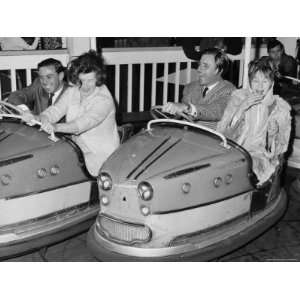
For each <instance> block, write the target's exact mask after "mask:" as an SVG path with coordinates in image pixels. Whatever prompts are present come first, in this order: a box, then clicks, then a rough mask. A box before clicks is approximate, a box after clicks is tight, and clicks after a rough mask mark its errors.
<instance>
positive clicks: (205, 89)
mask: <svg viewBox="0 0 300 300" xmlns="http://www.w3.org/2000/svg"><path fill="white" fill-rule="evenodd" d="M207 92H208V87H205V88H204V90H203V92H202V97H203V98H204V97H205V95H206V93H207Z"/></svg>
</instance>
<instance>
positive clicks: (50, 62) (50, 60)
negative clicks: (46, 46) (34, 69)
mask: <svg viewBox="0 0 300 300" xmlns="http://www.w3.org/2000/svg"><path fill="white" fill-rule="evenodd" d="M50 66H52V67H54V69H55V71H56V73H61V72H64V71H65V67H64V66H63V65H62V63H61V62H60V61H59V60H57V59H54V58H47V59H45V60H43V61H41V62H40V63H39V64H38V69H39V68H41V67H50Z"/></svg>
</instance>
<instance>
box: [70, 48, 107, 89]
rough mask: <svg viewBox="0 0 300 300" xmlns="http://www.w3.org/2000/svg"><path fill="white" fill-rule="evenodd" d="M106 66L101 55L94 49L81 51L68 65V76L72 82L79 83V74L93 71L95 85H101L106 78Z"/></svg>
mask: <svg viewBox="0 0 300 300" xmlns="http://www.w3.org/2000/svg"><path fill="white" fill-rule="evenodd" d="M105 71H106V68H105V64H104V59H103V57H102V55H101V54H100V53H99V54H98V53H97V52H96V51H94V50H90V51H89V52H86V53H83V54H81V55H80V56H78V57H77V58H75V59H74V60H72V61H71V62H70V63H69V65H68V78H69V81H70V82H72V83H73V84H80V80H79V74H87V73H91V72H95V74H96V79H97V82H96V86H101V85H102V84H103V83H104V81H105V79H106V72H105Z"/></svg>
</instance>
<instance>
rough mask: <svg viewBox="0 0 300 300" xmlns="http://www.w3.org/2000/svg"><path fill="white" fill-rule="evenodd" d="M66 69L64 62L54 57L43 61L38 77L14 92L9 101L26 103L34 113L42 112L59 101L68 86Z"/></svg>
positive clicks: (18, 103) (39, 67) (19, 103)
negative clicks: (65, 78)
mask: <svg viewBox="0 0 300 300" xmlns="http://www.w3.org/2000/svg"><path fill="white" fill-rule="evenodd" d="M64 70H65V68H64V67H63V65H62V63H61V62H60V61H58V60H56V59H54V58H48V59H46V60H43V61H41V62H40V63H39V64H38V75H39V76H38V78H36V79H35V80H34V82H33V83H32V84H31V85H30V86H28V87H26V88H23V89H21V90H18V91H15V92H12V93H11V94H10V96H9V97H8V99H7V101H8V102H9V103H11V104H14V105H21V104H25V105H26V106H27V107H28V108H29V109H30V110H31V111H32V113H33V114H40V113H41V112H42V111H44V110H45V109H46V108H47V107H48V106H50V105H53V104H54V103H55V102H56V101H59V99H60V97H61V96H62V95H63V93H64V92H65V90H66V89H67V88H68V84H67V83H66V82H65V80H64V77H65V74H64Z"/></svg>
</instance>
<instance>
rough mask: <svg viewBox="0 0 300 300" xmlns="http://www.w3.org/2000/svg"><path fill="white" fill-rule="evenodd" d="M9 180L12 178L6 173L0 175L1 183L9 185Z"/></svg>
mask: <svg viewBox="0 0 300 300" xmlns="http://www.w3.org/2000/svg"><path fill="white" fill-rule="evenodd" d="M11 180H12V178H11V176H10V175H8V174H5V175H2V176H1V183H2V184H3V185H9V184H10V182H11Z"/></svg>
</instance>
